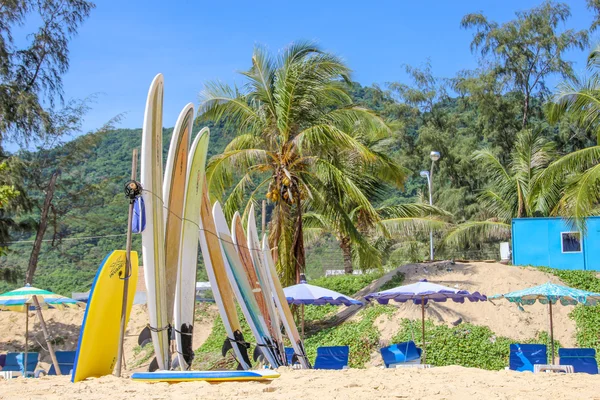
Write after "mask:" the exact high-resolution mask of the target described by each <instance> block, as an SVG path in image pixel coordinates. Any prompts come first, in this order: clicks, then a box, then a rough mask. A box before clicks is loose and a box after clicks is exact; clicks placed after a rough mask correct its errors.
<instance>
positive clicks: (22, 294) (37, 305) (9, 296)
mask: <svg viewBox="0 0 600 400" xmlns="http://www.w3.org/2000/svg"><path fill="white" fill-rule="evenodd" d="M78 307H85V303H82V302H80V301H77V300H73V299H70V298H68V297H64V296H61V295H59V294H56V293H52V292H50V291H48V290H42V289H38V288H35V287H33V286H30V285H29V284H27V285H25V286H23V287H22V288H19V289H15V290H12V291H10V292H6V293H3V294H0V310H2V311H17V312H24V313H25V357H24V360H23V365H24V368H25V370H27V352H28V350H29V346H28V336H29V312H28V311H29V310H35V311H36V312H37V315H38V318H39V319H40V324H41V325H42V331H43V333H44V338H45V339H46V343H47V345H48V351H49V352H50V357H51V358H52V363H53V364H54V368H55V369H56V371H57V373H59V374H60V367H59V366H58V362H57V361H56V356H55V354H54V350H53V349H52V344H51V343H50V336H49V335H48V329H47V328H46V323H45V321H44V316H43V315H42V309H48V308H56V309H59V310H63V309H65V308H78Z"/></svg>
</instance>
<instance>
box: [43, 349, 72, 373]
mask: <svg viewBox="0 0 600 400" xmlns="http://www.w3.org/2000/svg"><path fill="white" fill-rule="evenodd" d="M54 354H55V355H56V361H58V366H59V367H60V374H61V375H70V374H71V371H72V370H73V363H74V362H75V352H74V351H56V352H55V353H54ZM48 375H56V369H55V368H54V364H52V365H50V370H49V371H48Z"/></svg>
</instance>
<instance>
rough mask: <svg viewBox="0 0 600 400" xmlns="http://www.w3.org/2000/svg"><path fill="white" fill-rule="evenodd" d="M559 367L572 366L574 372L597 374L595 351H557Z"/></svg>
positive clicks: (563, 349)
mask: <svg viewBox="0 0 600 400" xmlns="http://www.w3.org/2000/svg"><path fill="white" fill-rule="evenodd" d="M558 357H559V358H560V365H572V366H573V370H575V372H585V373H588V374H597V373H598V363H597V362H596V350H594V349H566V348H560V349H558Z"/></svg>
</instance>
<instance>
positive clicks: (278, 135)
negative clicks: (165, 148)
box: [200, 43, 405, 285]
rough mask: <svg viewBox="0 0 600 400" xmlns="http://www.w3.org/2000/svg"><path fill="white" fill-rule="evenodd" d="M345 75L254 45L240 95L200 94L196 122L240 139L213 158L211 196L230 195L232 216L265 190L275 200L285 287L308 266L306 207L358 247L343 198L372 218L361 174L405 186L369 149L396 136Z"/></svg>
mask: <svg viewBox="0 0 600 400" xmlns="http://www.w3.org/2000/svg"><path fill="white" fill-rule="evenodd" d="M349 74H350V70H349V68H348V67H347V66H346V65H345V64H344V63H343V62H342V61H341V60H340V59H339V58H338V57H336V56H334V55H332V54H329V53H326V52H324V51H322V50H321V49H320V48H319V47H318V46H316V45H314V44H312V43H296V44H292V45H290V46H289V47H288V48H286V49H285V50H284V51H283V52H282V53H281V54H280V55H279V56H277V57H273V56H271V55H269V54H268V53H267V52H266V51H265V50H264V49H263V48H261V47H257V48H255V49H254V53H253V56H252V67H251V68H250V69H249V70H247V71H244V72H242V75H243V76H244V78H245V80H246V83H245V85H244V86H243V87H242V88H237V87H230V86H228V85H225V84H221V83H218V82H209V83H208V84H207V85H206V90H205V91H204V92H203V94H202V102H201V105H200V117H201V118H202V119H204V120H210V121H215V122H219V121H223V122H224V123H225V124H226V125H229V126H230V127H232V128H233V129H235V131H236V133H237V136H236V137H235V138H234V139H233V140H232V141H231V142H230V143H229V144H228V145H227V147H226V148H225V150H224V152H223V153H222V154H219V155H216V156H214V157H212V158H211V159H210V160H209V163H208V166H207V180H208V182H209V190H210V192H211V195H212V196H213V197H214V196H217V197H220V196H223V195H224V194H225V193H226V190H228V189H230V188H231V187H232V189H230V191H229V192H228V193H229V195H228V197H227V199H226V201H225V203H224V209H225V212H226V213H227V215H228V216H231V215H232V214H233V212H234V211H235V210H238V209H240V208H241V207H242V206H243V205H244V203H246V207H245V211H244V214H246V213H247V211H248V208H249V205H250V204H251V203H252V202H256V198H257V195H258V193H260V192H261V190H262V191H264V188H268V189H267V190H268V191H267V198H268V199H269V200H271V201H273V202H274V209H273V212H272V215H271V221H270V223H269V240H270V244H271V247H272V248H273V247H274V248H276V249H277V251H276V259H277V266H278V268H279V271H280V273H281V274H282V281H283V282H282V283H283V284H284V285H285V284H291V283H294V282H295V281H296V282H297V281H298V280H299V276H300V272H302V271H303V270H304V267H305V257H304V234H303V212H304V209H305V208H306V206H307V204H308V203H310V205H311V207H312V208H314V209H318V210H320V212H321V213H322V214H324V215H326V216H327V218H328V219H329V220H331V221H336V224H337V225H338V226H342V227H343V229H344V232H346V233H348V235H350V237H351V238H352V239H353V240H356V241H358V242H360V241H361V238H360V234H359V233H358V231H357V230H356V228H355V227H353V225H352V221H351V219H350V218H349V217H348V215H347V214H346V212H345V210H344V209H343V207H341V205H340V201H339V200H340V199H342V198H348V199H351V200H352V202H354V203H355V204H358V205H360V206H362V207H363V208H364V209H365V210H366V212H367V213H374V210H373V207H372V206H371V204H370V202H369V199H368V197H367V196H366V195H365V193H364V192H363V190H362V188H361V187H360V186H359V185H357V184H356V182H357V181H358V179H357V177H358V176H359V173H360V171H362V170H369V169H372V170H377V171H378V173H380V174H383V176H381V177H380V178H382V179H385V180H386V181H392V182H394V183H395V184H396V185H401V184H402V183H403V182H404V179H405V172H404V170H403V169H402V168H400V167H399V166H398V165H396V164H395V163H394V162H392V161H391V160H390V159H389V158H388V157H386V156H385V155H383V154H381V153H378V152H377V151H376V149H373V148H370V147H369V146H368V145H366V143H369V142H371V141H374V140H379V139H381V138H384V137H388V136H389V135H390V130H389V128H388V127H387V126H386V124H385V123H384V122H383V121H382V120H381V119H380V118H379V117H377V116H376V115H375V114H374V113H372V112H371V111H369V110H366V109H364V108H359V107H355V106H353V104H352V99H351V97H350V95H349V92H348V85H347V83H348V82H349ZM341 159H343V160H352V163H350V164H349V163H346V162H340V161H339V160H341ZM348 165H352V166H353V169H348V168H346V166H348ZM332 193H334V194H335V195H334V196H333V197H331V196H330V195H331V194H332Z"/></svg>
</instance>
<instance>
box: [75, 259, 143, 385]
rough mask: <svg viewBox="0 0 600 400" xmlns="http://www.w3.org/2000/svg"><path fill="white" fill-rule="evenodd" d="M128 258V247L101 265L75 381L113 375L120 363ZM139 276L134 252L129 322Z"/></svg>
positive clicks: (85, 320)
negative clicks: (120, 338)
mask: <svg viewBox="0 0 600 400" xmlns="http://www.w3.org/2000/svg"><path fill="white" fill-rule="evenodd" d="M125 257H126V252H125V250H115V251H113V252H112V253H110V254H109V255H108V256H106V258H105V259H104V261H102V264H100V268H98V272H97V273H96V277H95V278H94V282H93V283H92V289H91V290H90V297H89V300H88V304H87V308H86V309H85V315H84V317H83V323H82V325H81V331H80V332H79V342H78V345H77V352H76V354H75V363H74V365H73V373H72V375H71V381H72V382H79V381H81V380H84V379H86V378H90V377H100V376H104V375H110V374H112V372H113V369H114V367H115V364H116V363H117V353H118V346H119V329H120V325H121V309H122V305H123V279H122V278H123V277H124V274H125ZM137 278H138V254H137V252H135V251H132V252H131V276H130V277H129V287H128V291H127V315H126V317H125V321H129V313H130V312H131V306H132V305H133V297H134V296H135V290H136V286H137Z"/></svg>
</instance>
